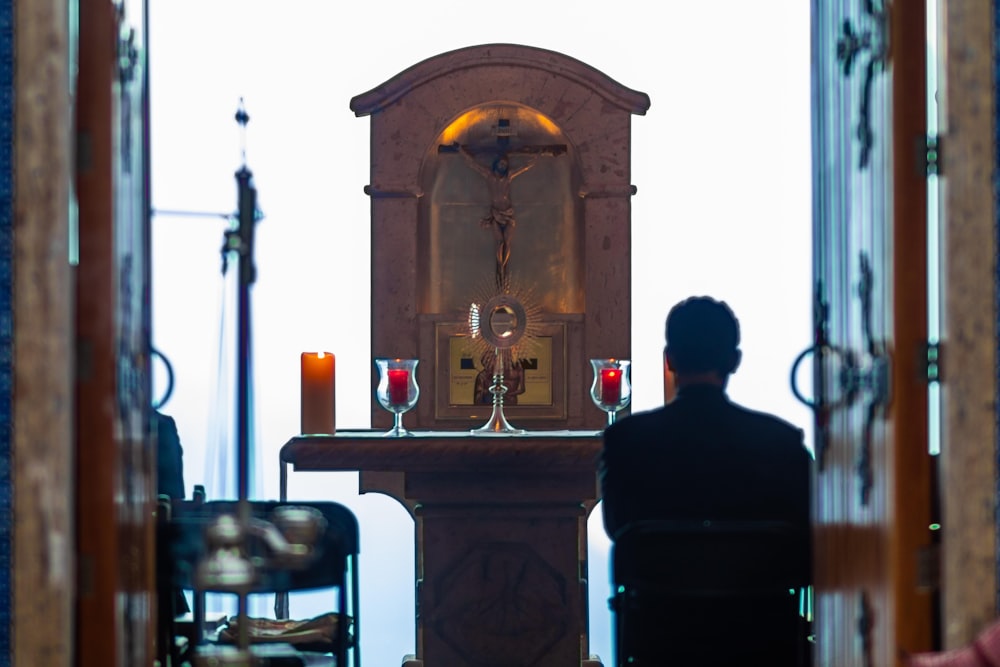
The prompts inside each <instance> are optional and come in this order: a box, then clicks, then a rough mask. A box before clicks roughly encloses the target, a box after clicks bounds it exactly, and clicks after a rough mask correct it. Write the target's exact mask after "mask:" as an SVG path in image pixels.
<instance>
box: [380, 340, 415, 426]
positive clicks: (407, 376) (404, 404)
mask: <svg viewBox="0 0 1000 667" xmlns="http://www.w3.org/2000/svg"><path fill="white" fill-rule="evenodd" d="M417 363H419V360H418V359H384V358H379V359H376V360H375V367H376V368H377V369H378V387H376V388H375V398H376V399H378V402H379V405H381V406H382V407H383V408H385V409H386V410H388V411H389V412H391V413H392V415H393V426H392V428H391V429H389V430H388V431H386V432H385V435H386V437H395V438H399V437H403V436H407V435H410V432H409V431H407V430H406V429H405V428H403V413H404V412H407V411H408V410H410V409H412V408H413V406H414V405H416V404H417V399H418V398H419V397H420V387H419V386H418V385H417Z"/></svg>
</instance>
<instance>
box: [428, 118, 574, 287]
mask: <svg viewBox="0 0 1000 667" xmlns="http://www.w3.org/2000/svg"><path fill="white" fill-rule="evenodd" d="M496 134H497V145H496V146H495V147H490V148H487V149H482V148H473V147H470V146H467V145H459V144H457V143H456V144H450V145H448V146H439V147H438V152H439V153H459V154H460V155H461V156H462V157H463V158H465V161H466V162H467V163H468V164H469V166H470V167H472V169H474V170H475V171H476V173H478V174H480V175H481V176H482V177H483V178H484V179H486V184H487V187H488V188H489V195H490V212H489V214H488V215H487V216H485V217H483V218H482V219H480V221H479V224H480V225H481V226H482V227H484V228H488V229H490V230H491V231H492V232H493V237H494V239H495V240H496V244H497V248H496V286H497V290H498V291H500V292H501V293H502V292H506V291H508V290H509V288H510V279H509V276H508V273H507V268H508V264H509V263H510V249H511V241H512V240H513V236H514V228H515V227H516V224H517V221H516V219H515V216H514V205H513V203H512V202H511V197H510V186H511V183H512V182H513V180H514V179H515V178H517V177H518V176H520V175H522V174H523V173H525V172H526V171H528V170H529V169H531V168H532V167H534V166H535V164H537V162H538V159H539V158H540V157H541V156H543V155H550V156H555V155H561V154H562V153H565V152H566V146H565V144H551V145H540V146H520V147H517V148H511V147H510V145H509V143H510V135H511V134H512V132H511V127H510V121H509V119H506V118H500V119H499V121H498V123H497V127H496ZM482 153H486V154H492V156H493V159H492V161H491V163H490V166H489V167H487V166H486V165H485V164H483V163H482V162H481V161H480V159H479V155H480V154H482ZM513 155H528V156H530V159H529V160H528V161H527V162H526V163H525V164H522V165H520V166H518V167H517V168H514V169H511V167H510V158H511V156H513Z"/></svg>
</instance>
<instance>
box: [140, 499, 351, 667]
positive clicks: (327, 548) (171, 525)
mask: <svg viewBox="0 0 1000 667" xmlns="http://www.w3.org/2000/svg"><path fill="white" fill-rule="evenodd" d="M249 504H250V512H251V516H252V517H254V518H256V519H264V520H267V519H268V518H269V517H270V516H271V514H272V513H273V512H274V510H275V509H276V508H278V507H282V506H298V507H310V508H313V509H316V510H318V511H319V512H320V513H321V514H322V515H323V517H324V519H325V520H326V526H325V528H324V530H323V532H322V533H321V535H320V538H319V540H318V541H317V543H316V544H315V545H314V547H313V550H314V552H313V554H312V557H311V558H310V560H309V564H308V566H307V567H305V568H302V569H299V568H296V569H282V568H279V567H267V568H261V570H260V571H259V580H258V582H257V583H256V584H255V585H254V586H253V588H252V589H251V590H250V591H249V592H251V593H275V594H287V593H288V592H293V591H305V590H313V589H324V588H335V589H336V604H337V608H336V612H337V613H338V614H339V616H340V619H339V622H338V624H337V635H338V636H337V641H336V651H335V652H334V656H335V657H336V661H337V662H336V665H337V667H347V665H348V660H347V659H348V654H350V658H351V662H350V664H351V665H352V666H353V667H358V665H359V664H360V627H361V626H360V605H359V602H360V601H359V595H358V554H359V531H358V522H357V518H356V517H355V516H354V514H353V513H352V512H351V511H350V510H349V509H348V508H347V507H345V506H343V505H341V504H339V503H335V502H299V501H295V502H286V501H258V500H254V501H250V502H249ZM168 507H169V508H168ZM164 510H166V513H167V514H168V515H169V516H168V517H167V520H165V521H164V520H161V521H159V526H160V533H159V536H158V540H159V542H160V544H159V547H158V551H159V563H158V574H159V578H160V584H159V586H158V589H159V594H160V597H161V601H160V614H161V616H162V615H164V614H166V615H167V617H168V618H169V619H171V621H173V619H175V618H176V613H175V611H176V610H175V609H174V605H173V600H174V595H173V591H176V590H178V589H184V590H194V591H195V599H194V602H195V605H194V607H195V608H194V610H193V612H194V627H195V629H196V632H198V633H199V635H200V629H201V628H202V627H203V624H204V596H205V593H207V592H212V591H205V590H198V589H197V588H196V586H195V585H194V584H195V577H194V574H195V568H196V567H197V565H198V563H199V562H201V560H202V559H203V558H204V556H205V553H206V548H205V539H204V534H205V528H206V527H207V526H208V525H209V523H210V522H211V521H212V520H213V519H214V518H216V517H218V516H220V515H222V514H231V515H233V516H238V512H239V503H238V502H237V501H211V502H191V501H173V502H172V503H170V505H169V506H164V505H162V504H161V512H163V511H164ZM248 545H249V552H250V554H251V556H265V557H266V554H265V553H264V551H265V549H264V547H263V543H262V542H260V541H259V540H255V539H254V538H250V539H249V540H248ZM168 625H169V626H170V628H171V629H170V630H164V631H161V632H160V636H161V641H163V640H169V641H171V643H172V637H173V634H174V633H173V628H172V626H173V623H172V622H171V623H169V624H168ZM162 627H164V623H163V621H162V619H161V628H162ZM178 664H179V663H178Z"/></svg>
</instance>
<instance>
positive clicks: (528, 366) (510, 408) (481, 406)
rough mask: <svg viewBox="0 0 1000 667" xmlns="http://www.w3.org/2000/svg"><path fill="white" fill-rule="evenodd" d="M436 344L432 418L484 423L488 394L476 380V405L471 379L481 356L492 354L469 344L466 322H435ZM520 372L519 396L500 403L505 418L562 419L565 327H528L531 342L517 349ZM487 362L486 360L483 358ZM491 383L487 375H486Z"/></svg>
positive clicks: (489, 407) (478, 370)
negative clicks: (530, 331)
mask: <svg viewBox="0 0 1000 667" xmlns="http://www.w3.org/2000/svg"><path fill="white" fill-rule="evenodd" d="M434 341H435V354H436V358H435V360H434V361H435V363H434V366H435V369H436V377H435V396H434V418H435V419H442V420H467V421H471V422H475V421H477V420H478V421H486V420H487V419H489V418H490V415H491V414H492V409H493V403H492V395H490V396H488V397H487V396H484V395H483V389H482V383H483V380H480V383H479V385H480V386H479V389H478V394H479V395H480V397H481V400H480V401H478V402H477V400H476V396H477V386H476V385H477V382H476V377H477V376H478V375H481V374H483V373H484V362H483V358H484V357H483V355H486V356H489V355H491V354H493V353H492V351H490V350H488V349H486V348H484V346H483V345H482V343H481V342H478V341H473V340H472V338H471V336H470V335H469V327H468V324H467V323H465V322H437V323H435V326H434ZM519 356H520V357H521V364H522V368H523V372H524V382H523V386H522V390H523V392H522V393H520V394H519V395H518V396H517V398H516V399H515V400H514V401H505V402H504V414H505V415H506V416H507V417H508V419H510V420H512V421H516V420H533V419H539V420H564V419H566V414H567V412H566V324H565V323H564V322H539V323H536V324H533V325H532V336H531V339H530V340H528V341H526V343H525V344H524V345H522V346H521V347H520V354H519ZM487 361H488V360H487ZM489 376H490V379H491V380H492V374H489Z"/></svg>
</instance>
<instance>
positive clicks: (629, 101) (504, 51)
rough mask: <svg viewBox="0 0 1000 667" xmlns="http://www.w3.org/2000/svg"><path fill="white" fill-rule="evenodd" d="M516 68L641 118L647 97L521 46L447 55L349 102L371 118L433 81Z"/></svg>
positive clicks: (560, 57)
mask: <svg viewBox="0 0 1000 667" xmlns="http://www.w3.org/2000/svg"><path fill="white" fill-rule="evenodd" d="M492 66H505V67H510V66H515V67H527V68H533V69H539V70H543V71H546V72H550V73H552V74H555V75H558V76H561V77H564V78H567V79H570V80H572V81H575V82H576V83H578V84H580V85H581V86H584V87H586V88H589V89H591V90H593V91H594V92H596V93H597V94H599V95H600V96H601V97H602V98H604V99H605V100H607V101H608V102H609V103H610V104H613V105H615V106H617V107H619V108H620V109H622V110H623V111H628V112H629V113H633V114H637V115H644V114H645V113H646V110H647V109H649V96H648V95H646V94H645V93H641V92H639V91H636V90H632V89H631V88H627V87H625V86H623V85H621V84H620V83H618V82H617V81H615V80H614V79H612V78H611V77H609V76H607V75H606V74H604V73H603V72H601V71H600V70H597V69H595V68H593V67H591V66H590V65H587V64H586V63H583V62H581V61H579V60H577V59H575V58H571V57H569V56H566V55H563V54H562V53H558V52H556V51H550V50H548V49H541V48H538V47H534V46H524V45H520V44H483V45H480V46H469V47H464V48H461V49H456V50H454V51H448V52H446V53H442V54H440V55H437V56H433V57H431V58H428V59H426V60H423V61H421V62H419V63H417V64H415V65H413V66H412V67H409V68H407V69H405V70H403V71H402V72H400V73H399V74H397V75H396V76H394V77H392V78H391V79H389V80H388V81H386V82H385V83H382V84H380V85H378V86H376V87H375V88H372V89H371V90H369V91H368V92H366V93H362V94H360V95H356V96H355V97H354V98H353V99H351V111H353V112H354V113H355V115H357V116H367V115H371V114H373V113H375V112H377V111H379V110H381V109H383V108H385V107H387V106H389V105H391V104H393V103H394V102H396V101H397V100H399V99H400V98H401V97H403V96H404V95H406V94H408V93H409V92H410V91H412V90H414V89H416V88H419V87H420V86H423V85H425V84H427V83H428V82H430V81H433V80H434V79H437V78H439V77H442V76H446V75H448V74H451V73H453V72H456V71H459V70H463V69H469V68H474V67H492Z"/></svg>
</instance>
